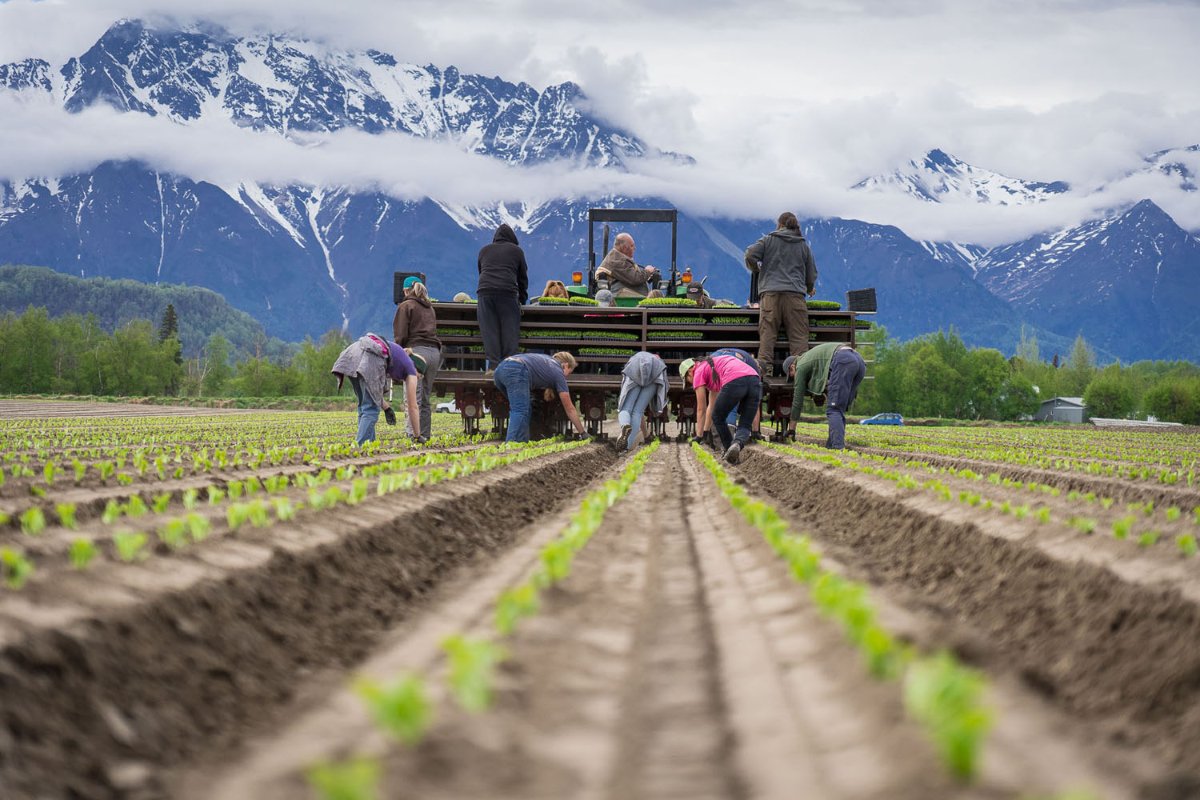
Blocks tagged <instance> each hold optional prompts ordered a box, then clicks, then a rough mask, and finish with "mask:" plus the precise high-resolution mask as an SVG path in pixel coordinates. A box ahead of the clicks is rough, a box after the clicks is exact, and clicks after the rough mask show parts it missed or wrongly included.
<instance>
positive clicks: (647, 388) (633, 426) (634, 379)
mask: <svg viewBox="0 0 1200 800" xmlns="http://www.w3.org/2000/svg"><path fill="white" fill-rule="evenodd" d="M670 390H671V384H670V382H669V381H668V379H667V365H666V364H665V363H664V362H663V360H662V359H661V358H659V357H658V356H657V355H655V354H654V353H649V352H646V351H645V350H643V351H641V352H639V353H634V354H633V357H632V358H630V359H629V361H627V362H626V363H625V366H624V368H623V369H622V370H621V394H620V396H619V397H618V398H617V422H618V423H620V425H621V439H622V443H623V444H624V446H625V449H626V450H632V449H633V443H634V442H635V441H637V436H638V433H639V432H640V431H641V428H642V417H643V415H644V414H645V413H646V409H647V408H648V407H650V403H651V401H653V402H654V405H653V408H654V412H655V413H656V414H661V413H662V410H663V409H664V408H666V407H667V392H669V391H670Z"/></svg>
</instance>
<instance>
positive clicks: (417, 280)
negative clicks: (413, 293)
mask: <svg viewBox="0 0 1200 800" xmlns="http://www.w3.org/2000/svg"><path fill="white" fill-rule="evenodd" d="M420 282H421V279H420V278H418V277H417V276H416V275H409V276H408V277H407V278H405V279H404V288H405V289H411V288H412V287H413V284H414V283H420Z"/></svg>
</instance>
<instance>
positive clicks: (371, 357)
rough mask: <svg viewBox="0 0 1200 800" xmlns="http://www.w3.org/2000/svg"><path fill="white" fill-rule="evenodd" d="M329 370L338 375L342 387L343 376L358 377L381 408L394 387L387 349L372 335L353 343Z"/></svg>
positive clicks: (339, 386)
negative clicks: (388, 368) (389, 374)
mask: <svg viewBox="0 0 1200 800" xmlns="http://www.w3.org/2000/svg"><path fill="white" fill-rule="evenodd" d="M381 338H382V337H381ZM329 371H330V372H332V373H333V374H334V375H337V376H338V388H341V385H342V378H343V377H345V378H358V380H359V383H360V384H361V386H362V388H363V391H365V392H366V393H367V394H368V395H370V396H371V399H372V400H374V401H375V405H377V406H379V407H380V408H382V407H383V401H384V400H385V399H387V393H388V391H389V390H390V389H391V388H392V379H391V378H390V377H388V374H387V351H386V350H384V349H383V348H381V347H380V346H379V343H378V342H377V341H375V339H373V338H371V337H370V336H364V337H362V338H361V339H359V340H358V341H357V342H353V343H351V344H350V346H349V347H347V348H346V349H345V350H343V351H342V353H341V355H339V356H338V357H337V361H335V362H333V369H331V370H329Z"/></svg>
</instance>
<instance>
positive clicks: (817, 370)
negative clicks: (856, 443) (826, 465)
mask: <svg viewBox="0 0 1200 800" xmlns="http://www.w3.org/2000/svg"><path fill="white" fill-rule="evenodd" d="M783 371H784V372H785V373H787V376H788V379H789V380H791V379H795V381H796V389H795V393H794V394H793V399H792V419H791V422H790V423H789V424H788V435H789V436H791V437H792V438H793V439H794V438H795V437H796V420H798V419H800V409H801V406H803V405H804V395H809V396H810V397H812V399H813V402H814V403H815V404H816V405H818V406H821V405H824V406H825V419H827V420H828V421H829V436H828V438H827V439H826V440H825V446H826V447H828V448H830V449H832V450H843V449H845V447H846V412H847V411H849V410H850V405H851V404H852V403H853V402H854V398H855V397H856V396H857V395H858V385H859V384H860V383H862V380H863V377H864V376H865V375H866V374H867V364H866V362H865V361H863V357H862V356H860V355H859V354H858V351H857V350H855V349H854V348H853V347H851V346H850V345H848V344H838V343H837V342H825V343H823V344H819V345H817V346H816V347H814V348H813V349H811V350H809V351H808V352H807V353H805V354H804V355H802V356H788V357H787V358H786V359H785V360H784V362H783Z"/></svg>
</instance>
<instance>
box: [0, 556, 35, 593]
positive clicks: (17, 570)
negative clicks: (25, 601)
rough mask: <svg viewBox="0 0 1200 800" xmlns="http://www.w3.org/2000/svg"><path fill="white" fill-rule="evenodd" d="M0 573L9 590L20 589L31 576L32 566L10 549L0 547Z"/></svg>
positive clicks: (23, 557)
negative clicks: (2, 574)
mask: <svg viewBox="0 0 1200 800" xmlns="http://www.w3.org/2000/svg"><path fill="white" fill-rule="evenodd" d="M0 572H3V573H4V583H5V585H7V586H8V588H10V589H20V588H21V587H22V586H24V585H25V582H26V581H27V580H29V576H30V575H32V574H33V564H32V563H31V562H30V561H29V559H27V558H25V556H23V555H21V554H20V553H18V552H17V551H16V550H13V549H12V548H10V547H0Z"/></svg>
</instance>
